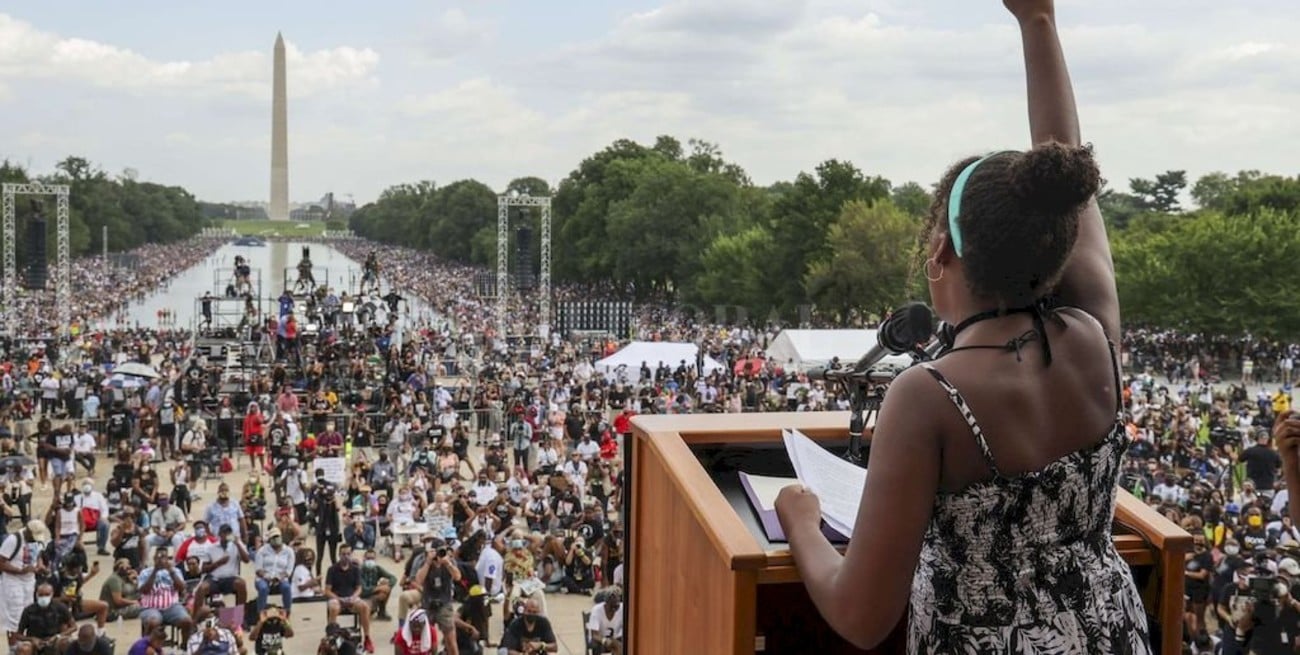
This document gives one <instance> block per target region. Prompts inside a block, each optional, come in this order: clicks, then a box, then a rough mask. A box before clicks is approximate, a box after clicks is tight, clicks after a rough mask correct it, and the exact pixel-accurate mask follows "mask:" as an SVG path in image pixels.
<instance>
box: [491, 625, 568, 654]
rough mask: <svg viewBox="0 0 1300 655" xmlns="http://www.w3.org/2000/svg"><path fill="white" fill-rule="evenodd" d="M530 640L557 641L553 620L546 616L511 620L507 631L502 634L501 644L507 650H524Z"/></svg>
mask: <svg viewBox="0 0 1300 655" xmlns="http://www.w3.org/2000/svg"><path fill="white" fill-rule="evenodd" d="M529 641H541V642H545V643H548V644H553V643H555V631H554V630H552V629H551V622H550V620H549V619H547V618H546V617H544V616H528V617H520V618H517V619H515V620H513V621H511V622H510V626H509V627H507V628H506V633H505V634H504V635H502V636H501V646H502V647H504V648H505V649H507V650H517V651H522V650H523V649H524V644H525V643H526V642H529Z"/></svg>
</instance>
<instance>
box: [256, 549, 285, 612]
mask: <svg viewBox="0 0 1300 655" xmlns="http://www.w3.org/2000/svg"><path fill="white" fill-rule="evenodd" d="M266 538H267V543H266V544H264V545H263V546H262V547H261V548H259V549H258V550H257V557H256V559H255V563H256V566H257V579H256V580H255V581H254V583H253V584H254V586H255V587H256V588H257V611H258V613H259V614H260V613H262V612H265V611H266V605H267V600H268V598H269V597H270V595H271V593H272V592H278V593H279V594H280V598H281V601H282V602H283V604H284V605H283V606H284V613H285V616H286V617H287V616H289V615H290V614H291V613H292V611H293V587H292V585H290V584H289V580H290V578H291V576H292V575H293V566H294V556H293V551H292V550H291V549H289V548H288V547H287V546H285V545H284V541H283V536H282V535H281V534H280V530H279V529H277V528H271V529H270V530H269V531H267V533H266Z"/></svg>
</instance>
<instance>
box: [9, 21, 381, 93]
mask: <svg viewBox="0 0 1300 655" xmlns="http://www.w3.org/2000/svg"><path fill="white" fill-rule="evenodd" d="M285 50H286V52H285V56H286V66H287V67H288V69H289V85H288V91H289V94H290V95H291V96H296V97H307V96H312V95H315V94H317V93H320V92H323V91H329V90H332V89H337V88H341V87H345V86H349V85H355V84H363V83H365V84H373V82H374V77H373V73H374V70H375V68H376V66H377V65H378V63H379V55H378V54H377V53H376V52H375V51H373V50H371V49H369V48H360V49H359V48H352V47H347V46H343V47H337V48H330V49H326V50H318V51H314V52H303V51H301V50H299V49H298V48H297V47H295V46H294V45H293V44H292V43H289V44H286V48H285ZM23 78H34V79H53V80H75V81H78V82H83V83H89V84H92V85H95V86H100V87H108V88H114V89H131V90H137V91H145V92H149V93H157V92H184V93H190V94H204V95H224V94H229V93H237V94H244V95H247V96H251V97H256V98H259V99H261V98H265V97H267V96H268V95H269V88H270V81H271V48H270V46H269V45H268V47H267V49H266V51H265V52H253V51H249V52H234V53H220V54H217V55H214V56H212V57H210V58H208V59H204V60H199V61H156V60H153V59H150V58H148V57H145V56H144V55H141V54H139V53H137V52H134V51H132V50H129V49H127V48H123V47H119V46H116V45H112V44H107V43H100V42H97V41H91V40H88V39H81V38H75V37H65V36H60V35H58V34H55V33H52V32H46V31H42V30H39V29H37V28H36V27H34V26H32V25H31V24H29V23H26V22H23V21H20V20H17V19H15V18H13V17H11V16H8V15H5V14H0V80H2V79H23Z"/></svg>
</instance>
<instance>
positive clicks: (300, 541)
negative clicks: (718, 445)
mask: <svg viewBox="0 0 1300 655" xmlns="http://www.w3.org/2000/svg"><path fill="white" fill-rule="evenodd" d="M213 245H214V243H212V242H208V241H204V240H196V241H194V242H189V243H186V244H179V245H176V246H158V247H153V246H150V247H146V249H143V251H142V253H143V254H142V257H141V267H140V269H139V270H141V271H144V272H145V273H146V276H145V279H148V280H152V284H153V285H155V286H156V285H160V284H165V281H166V279H168V275H170V274H171V273H172V272H174V271H176V270H180V269H174V268H169V267H165V266H163V264H162V263H161V262H160V261H159V258H165V259H169V260H171V261H184V262H189V263H193V262H196V261H199V260H201V259H202V258H203V257H204V256H206V255H207V254H209V251H210V250H211V248H212V247H213ZM336 247H337V248H339V249H340V250H342V251H344V253H345V254H347V255H349V256H351V257H353V258H354V259H357V260H362V259H364V258H366V257H367V255H368V253H369V251H370V250H372V249H374V250H377V251H378V256H377V260H378V261H381V262H383V269H382V273H381V277H382V281H383V284H384V286H385V287H386V288H389V289H400V290H401V291H402V292H403V293H405V294H406V295H408V296H411V297H417V298H419V299H420V300H421V301H422V302H423V303H424V304H425V305H426V306H427V307H429V308H430V309H432V311H433V312H434V313H435V315H436V317H437V318H436V319H435V320H431V321H416V322H413V323H412V324H410V325H408V326H406V327H404V328H403V327H402V326H400V325H398V323H399V321H397V320H393V321H387V325H378V326H375V327H377V328H378V329H377V330H371V331H367V332H363V333H359V334H353V335H351V337H350V338H347V339H344V338H340V337H339V336H333V337H331V336H330V335H329V333H328V332H326V333H324V334H322V336H321V337H320V338H318V339H317V340H316V341H315V342H314V343H313V344H312V347H311V348H308V349H306V350H305V351H304V352H305V353H306V356H304V357H303V358H302V359H298V360H296V361H290V359H289V358H288V357H280V358H279V361H276V362H273V363H271V364H270V365H268V367H267V368H266V370H265V371H264V372H262V373H261V374H259V375H258V376H256V377H255V378H254V379H252V380H251V381H250V382H249V384H248V385H247V386H246V387H243V388H240V389H237V390H234V391H231V390H228V389H224V388H223V386H222V385H221V384H220V380H219V379H218V378H217V377H216V376H214V375H213V374H214V370H213V369H212V368H205V367H207V366H208V364H207V363H205V362H202V361H201V360H200V359H198V358H196V357H194V353H193V352H192V347H191V344H190V338H189V337H190V335H189V333H188V332H187V331H184V330H178V331H173V330H153V329H146V328H135V327H127V326H118V327H113V328H110V329H104V330H85V331H80V332H76V333H74V335H73V338H72V340H71V341H70V342H68V343H60V342H55V341H32V342H21V343H20V342H18V341H14V342H12V343H11V344H10V348H9V351H8V356H7V359H6V360H5V361H4V362H2V363H0V370H2V375H0V397H2V398H3V399H4V402H3V407H0V423H2V424H3V425H4V426H5V427H4V428H3V429H0V455H3V456H5V457H23V456H25V455H27V456H34V457H35V458H36V459H35V462H34V463H36V464H37V465H36V466H30V465H24V463H23V461H22V460H9V459H6V460H3V462H4V464H3V465H4V466H5V467H6V468H5V471H4V475H5V480H4V482H5V486H4V493H3V494H0V511H3V512H5V514H6V516H8V517H10V518H11V519H13V520H14V521H15V526H16V529H15V526H10V528H9V532H8V535H7V536H6V537H5V538H4V539H3V540H0V618H2V619H4V620H5V621H6V630H7V631H8V632H9V633H10V639H11V641H10V643H11V644H13V645H14V646H15V647H16V648H17V649H18V651H19V652H26V651H28V650H29V649H30V652H64V651H65V650H66V651H68V652H78V653H92V652H112V651H111V650H109V651H104V650H103V649H104V648H105V647H108V648H110V649H111V645H109V644H108V642H107V640H106V639H105V638H104V637H103V636H102V634H103V628H104V626H105V625H106V624H108V623H109V622H112V621H116V620H119V619H130V620H133V621H134V620H138V621H139V622H140V629H139V631H138V634H139V635H141V636H140V637H139V639H138V641H136V642H135V644H133V645H132V648H133V649H134V650H131V652H132V653H136V652H139V653H147V652H161V649H162V648H163V643H164V642H169V641H170V642H177V641H179V642H182V643H184V644H188V645H189V646H188V647H189V649H190V650H191V652H214V653H219V652H230V653H233V652H236V651H240V650H241V649H247V648H251V649H253V650H255V651H256V652H258V653H265V652H278V651H277V650H276V648H277V644H282V643H283V640H284V639H285V638H287V637H290V636H292V634H293V633H292V630H293V625H294V622H293V617H294V616H295V609H294V608H295V607H296V606H300V605H301V604H303V603H312V602H323V603H325V605H326V615H327V619H328V620H329V622H330V626H331V627H329V628H328V629H327V631H326V641H327V642H328V643H327V644H324V645H323V647H324V646H330V645H332V646H330V647H332V648H335V649H336V650H337V652H348V650H349V649H354V650H367V651H373V649H374V648H375V637H374V630H375V624H376V623H378V622H383V621H387V620H390V617H391V619H392V620H395V623H396V626H395V630H394V631H393V640H394V642H395V644H396V647H397V648H398V652H401V653H407V652H410V653H423V652H433V648H431V646H432V645H433V644H435V643H438V644H442V645H443V646H444V647H446V646H450V644H451V643H456V644H457V646H458V647H459V648H458V650H457V651H454V652H461V653H475V652H489V651H486V650H485V649H488V648H489V647H492V648H495V647H503V648H506V649H507V651H508V652H524V653H529V652H535V651H538V649H542V650H545V649H548V648H553V646H554V642H555V636H554V629H553V627H552V623H551V621H553V620H554V619H553V618H552V617H551V616H550V614H549V613H548V602H547V599H548V596H550V597H551V598H552V599H553V595H554V594H556V593H568V594H590V595H595V598H593V599H592V601H591V602H590V606H589V607H590V622H589V624H588V628H589V630H590V633H589V634H588V635H587V637H588V639H590V640H592V642H593V644H594V646H595V648H597V649H598V650H601V649H603V650H604V651H608V652H619V650H620V648H621V644H620V639H621V636H622V635H621V629H622V611H623V608H622V605H621V600H622V599H621V594H620V591H619V590H620V587H621V584H620V583H621V582H622V580H623V576H622V570H621V563H622V560H623V544H624V534H623V528H622V513H621V508H622V496H623V480H622V466H621V464H622V462H621V459H622V458H621V449H620V442H621V440H622V439H623V438H625V437H626V435H627V434H628V433H629V432H630V429H631V428H630V420H631V418H632V417H634V416H636V415H637V414H643V413H686V412H708V411H713V412H742V411H766V410H781V411H815V410H823V409H838V408H844V407H845V406H846V405H845V400H844V398H843V395H842V394H840V393H837V390H836V389H834V388H827V387H826V386H824V385H823V384H822V383H820V382H818V381H810V380H808V379H807V378H806V377H805V376H803V375H802V374H801V373H799V372H798V371H794V370H786V365H785V363H782V362H777V361H772V360H770V359H768V358H766V357H765V356H764V350H765V348H766V346H767V345H768V344H769V343H770V342H771V340H772V339H773V338H774V337H775V335H776V334H777V333H778V331H779V329H780V327H781V326H779V325H765V326H757V327H755V326H748V325H724V324H704V323H699V322H696V321H693V320H690V319H689V318H688V317H686V316H682V315H680V314H679V313H675V312H674V311H673V310H672V309H671V308H668V307H666V306H663V305H655V304H646V305H645V306H641V307H639V308H638V309H637V314H636V318H635V320H634V327H633V331H632V332H633V333H632V334H629V335H621V338H620V337H617V336H608V335H607V336H605V337H602V338H593V339H583V340H574V339H565V338H562V337H561V335H558V334H556V335H552V336H551V337H550V338H548V339H532V338H527V339H526V338H515V337H514V336H513V335H500V334H497V333H496V329H497V325H498V323H497V321H496V316H495V314H494V312H495V305H493V304H492V303H491V302H489V301H485V300H483V299H481V298H479V297H478V296H477V295H476V294H475V293H474V289H473V287H472V280H473V273H474V271H473V270H472V269H465V268H462V267H459V266H450V265H446V264H443V263H441V262H438V261H436V260H434V259H433V258H432V257H431V256H429V255H427V254H425V253H420V252H417V251H413V250H410V249H406V248H399V247H391V246H379V245H376V244H370V243H366V242H359V241H344V242H339V243H338V244H336ZM169 248H170V250H169ZM164 270H166V271H168V273H166V274H164V273H163V272H162V271H164ZM150 271H152V273H150ZM118 274H119V273H116V272H115V273H111V274H110V275H109V278H110V279H111V278H112V277H113V276H114V275H118ZM138 274H139V273H138V272H127V271H123V272H121V273H120V275H122V276H128V277H129V276H134V275H138ZM81 275H88V279H95V280H98V277H96V276H95V275H92V274H84V273H83V274H81ZM81 284H90V282H82V283H81ZM105 284H112V283H105ZM129 288H130V289H132V291H131V293H130V294H121V293H118V294H115V295H114V296H113V297H115V298H131V297H138V296H139V295H140V294H143V293H147V292H148V291H150V290H152V287H150V286H149V285H148V284H145V283H141V284H140V285H135V284H134V283H133V284H132V285H130V286H129ZM557 293H558V294H560V295H561V297H565V294H573V296H572V297H579V295H580V294H582V293H584V292H583V291H580V290H572V289H565V288H561V289H558V290H557ZM585 293H588V294H589V291H588V292H585ZM89 295H92V296H96V295H105V294H93V293H92V294H89ZM588 297H589V296H588ZM86 302H87V303H93V304H83V305H79V306H78V307H77V309H76V311H75V312H74V315H76V316H80V317H85V319H86V321H87V322H88V323H89V322H90V321H94V320H99V319H102V318H104V317H107V316H112V315H113V314H114V312H117V311H119V310H120V305H119V304H117V302H116V301H114V302H108V301H100V300H95V301H89V300H88V301H86ZM32 307H36V305H35V304H33V305H32ZM32 311H37V310H36V309H33V310H32ZM521 311H522V315H524V316H527V312H528V310H521ZM395 316H396V314H394V317H395ZM393 330H404V331H405V334H404V335H403V336H402V337H401V338H399V339H397V340H394V339H392V338H391V337H392V331H393ZM633 337H635V338H638V339H647V340H655V339H662V340H682V341H692V342H695V343H697V344H699V345H700V346H701V350H702V351H703V352H704V353H706V354H707V355H709V356H710V357H712V358H714V359H716V360H718V361H720V362H722V363H723V364H724V367H723V368H722V369H721V370H719V371H716V372H713V373H710V374H708V375H702V374H701V371H700V369H699V368H698V367H697V366H696V363H695V362H663V363H657V362H655V363H647V364H646V365H645V367H643V368H642V369H641V370H638V371H630V372H627V373H625V374H622V375H619V376H615V377H614V378H613V379H610V378H608V377H606V376H605V375H603V374H602V373H600V372H598V371H597V370H596V369H595V367H594V366H593V363H594V362H595V360H596V359H599V358H600V357H602V356H605V355H607V354H609V353H611V352H612V351H613V350H616V349H617V348H619V347H620V346H622V345H624V344H625V343H626V340H627V339H630V338H633ZM1125 340H1126V346H1127V348H1126V353H1125V360H1126V361H1127V363H1128V372H1127V377H1126V379H1125V381H1124V385H1125V401H1126V408H1127V411H1126V414H1125V420H1126V425H1127V429H1128V433H1129V436H1130V438H1131V442H1132V443H1131V445H1130V447H1129V454H1128V459H1127V462H1126V464H1125V474H1124V479H1123V486H1124V488H1125V489H1127V490H1129V491H1130V492H1132V493H1134V494H1136V495H1138V496H1140V497H1142V498H1144V499H1145V500H1147V501H1148V502H1150V503H1151V504H1152V505H1153V506H1155V507H1156V508H1157V509H1158V510H1159V511H1160V512H1162V513H1164V514H1165V515H1166V516H1168V517H1170V518H1171V519H1172V520H1174V521H1176V522H1177V523H1179V524H1180V525H1182V526H1183V527H1185V528H1187V529H1188V530H1189V531H1190V532H1192V534H1193V535H1194V538H1195V542H1196V543H1197V550H1196V552H1194V553H1192V554H1191V555H1189V559H1188V563H1187V597H1188V600H1189V603H1188V610H1189V611H1188V614H1187V619H1186V622H1185V625H1184V629H1185V631H1186V635H1185V636H1186V642H1187V644H1188V649H1189V650H1190V651H1191V652H1197V653H1199V652H1208V649H1209V648H1210V647H1211V646H1212V645H1213V644H1214V643H1215V642H1217V641H1220V640H1222V639H1223V638H1224V635H1225V631H1230V630H1234V629H1235V626H1236V625H1237V624H1238V623H1239V622H1240V621H1242V620H1243V619H1242V617H1243V612H1245V610H1244V609H1243V608H1245V607H1246V601H1248V600H1249V601H1250V602H1251V603H1252V604H1253V605H1252V606H1253V607H1258V606H1259V603H1258V601H1256V600H1253V599H1254V598H1255V596H1252V595H1251V594H1252V593H1253V592H1252V589H1253V587H1252V586H1251V585H1252V584H1262V583H1258V582H1253V581H1256V580H1258V579H1262V578H1268V579H1270V580H1272V581H1273V584H1274V586H1275V587H1276V588H1277V589H1279V590H1280V589H1281V588H1282V587H1283V586H1285V587H1286V588H1287V595H1285V596H1282V598H1283V601H1284V602H1280V603H1277V604H1275V605H1274V606H1275V607H1276V608H1277V610H1276V612H1275V614H1276V617H1275V620H1276V625H1277V626H1278V628H1277V631H1276V633H1277V634H1288V635H1296V634H1300V600H1296V599H1295V598H1293V597H1292V596H1291V595H1290V591H1289V590H1290V588H1291V587H1290V584H1291V583H1292V582H1297V583H1300V564H1297V561H1300V529H1297V526H1292V525H1291V524H1290V521H1289V519H1287V518H1286V504H1287V498H1286V491H1285V489H1284V488H1283V485H1282V484H1281V480H1280V476H1279V474H1278V472H1277V470H1278V469H1277V467H1278V457H1277V453H1276V451H1275V449H1274V448H1273V447H1272V446H1271V445H1270V441H1269V433H1268V428H1269V426H1271V424H1272V420H1273V418H1274V417H1275V416H1276V415H1277V414H1279V413H1280V412H1282V411H1285V410H1287V409H1289V408H1290V403H1291V397H1290V387H1289V385H1288V384H1287V382H1288V380H1287V379H1286V377H1285V376H1286V375H1288V374H1289V370H1290V368H1289V367H1288V366H1286V364H1285V362H1286V361H1288V360H1289V359H1290V358H1291V357H1292V355H1293V354H1294V347H1293V346H1286V345H1283V344H1272V343H1267V342H1263V341H1257V340H1252V339H1243V340H1226V339H1202V338H1197V337H1193V336H1190V335H1179V334H1176V333H1171V332H1160V333H1156V332H1149V331H1143V330H1133V331H1131V332H1129V333H1128V334H1126V337H1125ZM742 360H752V361H755V362H757V363H756V364H755V365H753V366H748V367H747V366H742V365H738V364H739V363H740V362H742ZM1247 361H1253V362H1255V364H1254V365H1253V369H1252V368H1251V367H1248V366H1247V365H1246V362H1247ZM127 362H141V363H145V364H149V365H152V366H156V367H157V369H158V370H159V372H160V375H162V376H163V377H162V378H161V379H157V380H148V379H144V380H141V381H140V382H138V383H132V382H131V381H130V380H129V379H128V380H126V381H122V380H120V378H119V380H118V381H117V382H115V381H114V379H113V377H112V376H111V374H110V371H109V370H108V369H109V368H111V367H116V366H120V365H122V364H124V363H127ZM195 370H198V371H199V373H197V374H192V372H193V371H195ZM1266 371H1275V372H1276V375H1274V373H1271V372H1270V373H1266ZM1252 375H1253V377H1252ZM1224 377H1227V378H1229V381H1228V382H1224V381H1223V379H1222V378H1224ZM1243 378H1244V379H1243ZM1274 380H1276V382H1275V383H1272V384H1270V386H1267V387H1265V386H1263V385H1262V383H1263V382H1264V381H1270V382H1272V381H1274ZM137 384H138V386H136V385H137ZM338 462H342V464H341V465H340V464H338ZM78 469H80V471H79V470H78ZM223 473H224V474H226V476H227V477H226V478H225V479H223V482H222V483H221V484H220V486H219V487H218V491H217V495H216V497H215V498H211V499H207V502H204V499H200V498H198V495H199V494H198V493H197V492H196V483H197V482H198V481H199V480H200V479H202V478H204V477H213V478H215V477H218V476H221V475H223ZM231 475H234V476H237V477H231ZM239 479H242V480H244V482H243V483H242V484H241V483H239V482H234V481H235V480H239ZM232 482H233V483H232ZM47 490H48V491H47ZM42 497H48V498H52V499H53V502H51V503H50V504H49V506H48V511H45V510H44V509H43V507H42V502H41V498H42ZM34 499H35V501H34ZM413 526H419V527H413ZM83 534H84V535H86V542H87V543H86V545H85V546H83V545H82V539H81V535H83ZM91 549H93V551H91ZM101 562H103V564H101ZM96 575H99V576H105V579H104V581H103V584H102V589H103V591H102V592H101V593H100V594H99V597H98V598H90V597H85V596H84V595H83V594H82V593H81V590H82V588H83V587H84V586H85V584H86V581H87V580H89V579H91V578H92V577H94V576H96ZM1279 593H1280V592H1279ZM51 597H52V598H54V599H55V600H54V602H45V603H44V604H43V601H42V599H43V598H51ZM1296 598H1300V585H1297V597H1296ZM60 608H61V609H60ZM1249 614H1250V616H1251V617H1254V618H1258V612H1255V613H1249ZM344 615H353V616H355V617H356V627H355V629H354V628H350V627H343V624H344V623H346V621H345V620H343V619H340V616H344ZM82 617H84V618H82ZM214 617H216V618H218V619H220V620H218V621H210V620H209V619H210V618H214ZM78 620H87V621H90V623H89V624H87V625H86V626H80V627H79V626H78V625H77V623H76V622H77V621H78ZM566 620H571V619H566ZM223 625H237V626H243V628H244V629H243V630H238V629H236V630H231V629H229V628H226V627H222V626H223ZM1270 625H1272V624H1270ZM167 626H171V628H170V629H172V630H175V631H177V632H178V633H179V634H170V633H169V632H168V629H166V627H167ZM1257 634H1263V633H1262V632H1260V633H1257ZM1262 638H1263V637H1261V639H1262ZM137 647H138V648H137ZM76 649H80V650H76ZM223 649H224V650H223ZM448 652H453V651H451V650H448Z"/></svg>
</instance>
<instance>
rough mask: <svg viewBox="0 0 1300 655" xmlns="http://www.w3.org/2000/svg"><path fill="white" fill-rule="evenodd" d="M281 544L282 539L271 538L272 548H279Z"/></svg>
mask: <svg viewBox="0 0 1300 655" xmlns="http://www.w3.org/2000/svg"><path fill="white" fill-rule="evenodd" d="M280 543H281V541H280V538H279V537H271V545H272V546H276V547H279V546H280Z"/></svg>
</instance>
